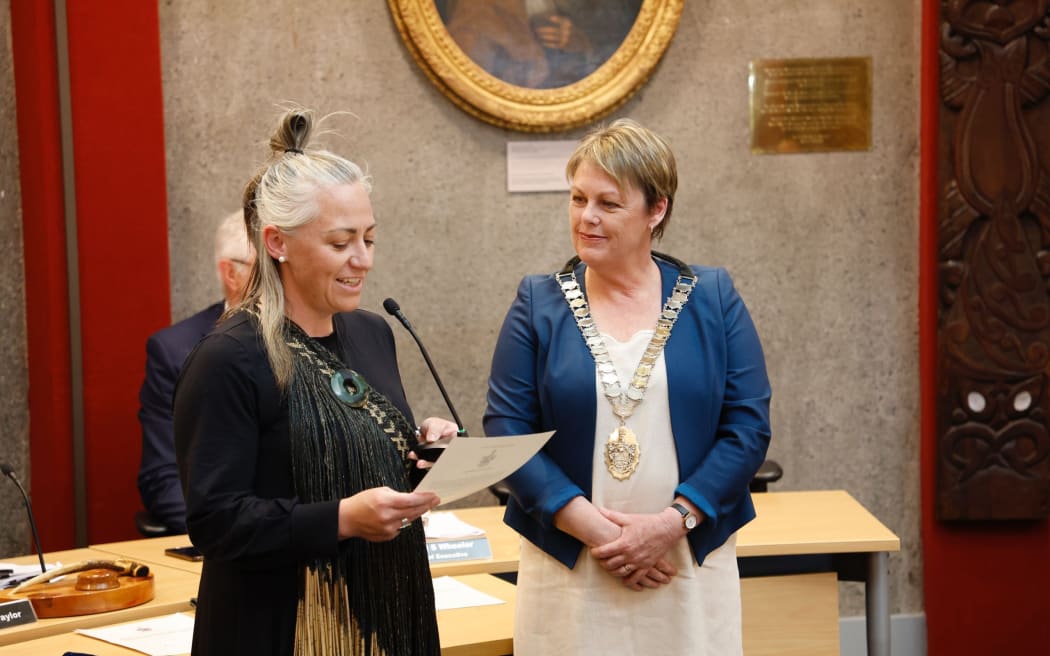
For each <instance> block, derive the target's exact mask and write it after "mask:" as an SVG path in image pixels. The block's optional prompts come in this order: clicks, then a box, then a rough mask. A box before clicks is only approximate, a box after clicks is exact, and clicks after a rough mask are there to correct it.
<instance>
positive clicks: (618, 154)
mask: <svg viewBox="0 0 1050 656" xmlns="http://www.w3.org/2000/svg"><path fill="white" fill-rule="evenodd" d="M584 162H591V163H593V164H594V165H596V166H597V167H598V168H600V169H601V170H602V171H605V173H606V175H608V176H609V177H610V178H612V179H613V180H615V181H616V185H617V186H618V187H620V189H624V188H627V187H633V188H635V189H638V190H639V191H641V192H642V195H644V196H645V203H646V206H647V207H649V208H650V209H652V207H653V205H655V204H656V203H657V202H659V201H660V199H661V198H666V199H667V211H666V212H665V213H664V218H663V221H661V222H660V223H659V224H658V225H657V226H656V227H655V228H653V237H654V238H656V239H659V238H660V237H661V236H662V235H663V233H664V228H665V227H666V226H667V223H668V221H670V220H671V208H672V207H673V206H674V194H675V191H677V190H678V166H677V164H676V163H675V159H674V153H673V152H671V147H670V146H668V145H667V142H666V141H664V139H663V137H661V136H660V135H658V134H656V133H655V132H653V131H652V130H649V129H648V128H645V127H642V126H641V125H640V124H638V123H637V122H636V121H633V120H631V119H629V118H621V119H617V120H616V121H614V122H613V123H612V124H611V125H609V126H598V127H597V128H595V129H594V130H592V131H591V132H589V133H588V134H587V136H586V137H584V138H583V140H582V141H581V142H580V145H578V146H576V150H574V151H573V153H572V155H571V156H570V157H569V163H568V164H566V165H565V175H566V177H567V178H568V179H569V181H570V182H571V181H572V178H573V176H575V175H576V170H577V169H579V167H580V165H581V164H583V163H584Z"/></svg>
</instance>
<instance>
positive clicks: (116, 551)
mask: <svg viewBox="0 0 1050 656" xmlns="http://www.w3.org/2000/svg"><path fill="white" fill-rule="evenodd" d="M188 546H190V537H189V536H188V535H169V536H165V537H162V538H142V539H139V540H126V541H124V542H107V543H106V544H93V545H91V548H92V549H95V550H96V551H103V552H105V553H108V554H112V555H111V556H110V558H114V557H118V556H119V557H121V558H131V559H132V560H135V561H138V562H140V563H146V564H148V565H163V566H165V567H170V568H172V569H181V570H184V571H187V572H193V573H194V574H196V575H197V576H200V574H201V563H200V561H196V562H194V561H191V560H182V559H181V558H175V557H174V556H169V555H167V554H165V553H164V550H165V549H168V548H170V547H188ZM195 594H196V593H195Z"/></svg>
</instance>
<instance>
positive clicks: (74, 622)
mask: <svg viewBox="0 0 1050 656" xmlns="http://www.w3.org/2000/svg"><path fill="white" fill-rule="evenodd" d="M115 557H116V556H115V555H114V554H111V553H107V552H103V551H98V550H96V549H90V548H88V549H71V550H69V551H54V552H51V553H48V554H45V560H46V562H47V563H48V565H51V564H53V563H62V564H63V565H70V564H73V563H77V562H81V561H85V560H107V559H108V560H113V559H115ZM4 560H5V562H14V563H19V564H31V563H35V562H37V557H36V556H21V557H19V558H8V559H4ZM144 564H147V565H149V567H150V572H151V573H152V574H153V594H154V597H153V600H152V601H148V602H146V603H144V604H141V605H138V606H132V607H131V608H124V609H121V610H114V611H109V612H106V613H96V614H93V615H79V616H75V617H55V618H50V619H40V620H37V621H36V622H34V623H32V624H22V625H20V626H13V627H10V628H6V629H4V630H3V631H0V645H9V644H12V643H15V642H22V641H24V640H33V639H35V638H40V637H44V636H50V635H56V634H65V633H68V632H70V631H72V630H73V629H75V628H90V627H94V626H105V625H107V624H116V623H118V622H124V621H130V620H136V619H142V618H144V617H153V616H156V615H165V614H167V613H176V612H179V611H184V610H189V609H191V608H192V606H190V597H193V596H195V595H196V594H197V584H198V582H199V581H200V576H199V575H197V574H194V573H192V572H186V571H184V570H180V569H174V568H170V567H165V566H163V565H157V564H155V563H149V562H144ZM3 653H6V652H3ZM27 653H28V652H27ZM36 653H38V654H44V653H47V652H36ZM59 653H61V652H59Z"/></svg>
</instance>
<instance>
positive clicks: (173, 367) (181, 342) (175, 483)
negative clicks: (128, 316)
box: [138, 302, 223, 533]
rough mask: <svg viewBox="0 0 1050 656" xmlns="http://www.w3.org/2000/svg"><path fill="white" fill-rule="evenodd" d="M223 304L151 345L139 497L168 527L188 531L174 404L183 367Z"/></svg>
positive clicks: (157, 336) (158, 335)
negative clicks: (174, 422) (177, 456)
mask: <svg viewBox="0 0 1050 656" xmlns="http://www.w3.org/2000/svg"><path fill="white" fill-rule="evenodd" d="M222 310H223V303H221V302H219V303H216V304H214V305H211V306H209V307H208V308H206V309H204V310H201V311H200V312H198V313H197V314H195V315H193V316H192V317H189V318H188V319H183V320H182V321H180V322H178V323H176V324H174V325H172V326H168V327H167V328H164V329H162V330H159V331H157V332H155V333H153V334H152V335H150V338H149V339H148V340H147V341H146V378H145V379H144V380H143V381H142V388H141V389H140V390H139V404H140V405H139V424H141V425H142V461H141V464H140V465H139V477H138V483H139V494H140V495H141V497H142V504H143V505H144V506H145V507H146V510H147V511H148V512H149V513H150V514H151V515H153V516H154V517H155V518H156V519H158V520H159V521H161V522H162V523H163V524H164V525H165V526H167V527H168V528H170V529H172V530H174V531H178V532H180V533H185V532H186V502H185V501H184V500H183V498H182V486H181V485H180V484H179V470H178V467H177V466H176V465H175V434H174V431H173V428H172V419H171V401H172V395H173V394H174V393H175V381H176V380H178V378H179V372H181V371H182V363H183V362H185V361H186V356H187V355H189V354H190V351H191V350H193V347H194V346H196V345H197V342H199V341H200V340H201V338H202V337H204V336H205V335H207V334H208V333H209V332H210V331H211V329H212V328H214V327H215V324H216V322H218V320H219V317H220V316H221V315H222Z"/></svg>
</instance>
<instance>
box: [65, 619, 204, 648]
mask: <svg viewBox="0 0 1050 656" xmlns="http://www.w3.org/2000/svg"><path fill="white" fill-rule="evenodd" d="M76 632H77V633H81V634H83V635H86V636H88V637H91V638H97V639H99V640H104V641H106V642H110V643H113V644H114V645H120V646H121V647H127V648H128V649H134V650H135V651H140V652H142V653H143V654H149V656H179V655H181V654H188V653H190V649H191V648H192V647H193V617H191V616H190V615H184V614H182V613H174V614H172V615H163V616H161V617H151V618H149V619H145V620H139V621H137V622H127V623H125V624H114V625H113V626H104V627H101V628H98V629H77V630H76Z"/></svg>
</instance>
